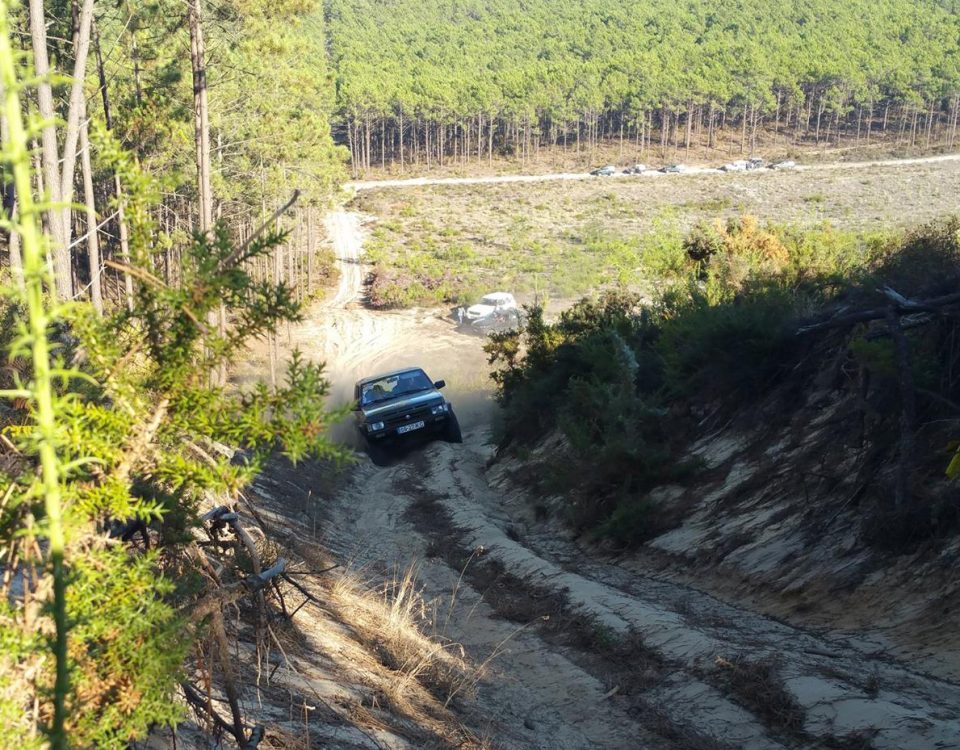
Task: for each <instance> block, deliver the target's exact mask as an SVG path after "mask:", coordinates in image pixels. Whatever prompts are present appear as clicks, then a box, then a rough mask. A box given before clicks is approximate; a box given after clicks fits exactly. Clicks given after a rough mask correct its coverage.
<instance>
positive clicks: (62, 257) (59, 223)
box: [30, 0, 73, 299]
mask: <svg viewBox="0 0 960 750" xmlns="http://www.w3.org/2000/svg"><path fill="white" fill-rule="evenodd" d="M30 36H31V40H32V43H33V69H34V73H35V74H36V76H37V78H38V83H37V109H38V112H39V115H40V117H41V119H43V120H44V122H46V125H44V127H43V129H42V130H41V132H40V140H41V145H42V149H41V159H42V164H43V183H44V187H45V188H46V191H47V200H48V201H49V202H50V203H51V204H54V205H56V206H59V204H60V203H61V195H60V151H59V147H58V146H57V130H56V125H54V121H55V120H54V118H55V116H56V113H55V111H54V108H53V89H52V87H51V86H50V60H49V58H48V56H47V20H46V17H45V15H44V11H43V0H30ZM47 226H48V229H49V232H50V239H51V243H52V248H51V253H52V257H53V273H54V283H55V285H56V293H57V296H58V297H59V298H60V299H69V298H70V297H72V296H73V278H72V276H71V271H70V249H69V248H68V247H67V242H66V232H65V230H64V227H63V213H62V211H61V210H60V208H59V207H57V208H52V209H49V210H48V211H47Z"/></svg>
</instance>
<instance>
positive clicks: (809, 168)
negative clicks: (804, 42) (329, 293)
mask: <svg viewBox="0 0 960 750" xmlns="http://www.w3.org/2000/svg"><path fill="white" fill-rule="evenodd" d="M945 161H960V154H946V155H943V156H927V157H920V158H916V159H879V160H876V161H859V162H833V163H825V164H809V165H803V164H801V165H798V166H797V167H796V168H795V169H796V170H797V171H804V172H822V171H831V170H838V169H863V168H864V167H901V166H909V165H913V164H938V163H941V162H945ZM717 173H720V170H719V169H716V168H713V167H690V168H688V169H687V170H686V171H685V172H682V173H676V174H664V173H662V172H658V171H656V170H652V169H651V170H647V171H646V172H644V173H643V174H640V175H627V174H623V172H622V170H618V171H617V173H616V174H613V175H611V176H610V177H607V178H602V179H628V180H629V179H683V178H687V177H696V176H697V175H704V174H717ZM751 174H754V175H756V176H757V177H760V176H761V175H770V174H775V172H774V171H772V170H769V169H762V170H757V171H756V172H753V173H751ZM589 179H592V177H591V175H589V174H587V173H585V172H557V173H553V174H540V175H488V176H483V177H412V178H409V179H397V180H354V181H352V182H348V183H347V184H346V185H345V187H346V189H347V190H355V191H362V190H377V189H380V188H406V187H421V186H423V185H490V184H505V183H511V182H554V181H558V180H589Z"/></svg>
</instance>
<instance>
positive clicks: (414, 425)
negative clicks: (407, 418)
mask: <svg viewBox="0 0 960 750" xmlns="http://www.w3.org/2000/svg"><path fill="white" fill-rule="evenodd" d="M426 426H427V423H426V422H411V423H410V424H405V425H403V427H398V428H397V434H398V435H403V434H404V433H407V432H413V431H414V430H420V429H423V428H424V427H426Z"/></svg>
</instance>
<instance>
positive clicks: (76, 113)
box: [60, 0, 93, 248]
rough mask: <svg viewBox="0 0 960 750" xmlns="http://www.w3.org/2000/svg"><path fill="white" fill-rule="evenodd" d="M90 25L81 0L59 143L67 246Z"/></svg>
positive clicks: (89, 10) (89, 5)
mask: <svg viewBox="0 0 960 750" xmlns="http://www.w3.org/2000/svg"><path fill="white" fill-rule="evenodd" d="M92 25H93V0H83V5H82V6H80V15H79V20H78V23H77V28H76V33H75V34H74V41H73V48H74V63H73V83H72V85H71V87H70V109H69V112H68V114H67V127H66V131H65V134H64V139H63V140H64V145H63V171H62V174H61V177H60V199H61V200H62V201H63V203H64V208H63V209H61V210H62V215H61V216H62V218H61V221H62V223H63V238H64V242H66V245H67V248H69V247H70V240H71V235H72V229H73V225H72V222H71V221H70V215H71V209H70V204H71V203H72V202H73V180H74V177H75V176H76V169H77V143H78V142H79V140H80V121H81V119H82V118H83V117H84V115H85V114H86V111H87V106H86V100H85V99H84V93H83V82H84V79H85V78H86V75H87V56H88V55H89V54H90V29H91V27H92Z"/></svg>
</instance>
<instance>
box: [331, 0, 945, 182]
mask: <svg viewBox="0 0 960 750" xmlns="http://www.w3.org/2000/svg"><path fill="white" fill-rule="evenodd" d="M327 12H328V24H329V31H330V37H331V49H332V57H333V65H334V66H335V72H336V77H337V106H338V108H339V114H340V121H339V128H338V137H339V139H340V140H341V141H342V142H343V143H345V144H349V146H350V148H351V151H352V155H353V164H354V168H355V169H369V168H370V167H371V166H376V165H385V164H386V163H387V162H390V161H394V162H397V163H398V164H399V165H400V166H404V165H407V164H411V163H414V162H415V163H418V164H425V165H427V166H429V165H431V164H443V163H445V162H446V163H455V162H458V161H459V162H464V163H466V162H467V161H471V160H473V161H481V160H483V159H491V158H492V157H493V156H494V155H495V154H500V153H502V154H506V155H512V156H514V157H516V158H517V159H520V160H526V159H528V158H530V157H531V156H532V155H534V154H536V153H538V152H539V151H540V150H541V149H543V148H545V147H551V146H557V145H563V146H566V147H567V148H575V149H577V151H578V152H579V151H580V150H581V149H589V148H590V147H591V146H593V145H594V144H595V143H596V142H597V141H598V139H604V138H607V139H619V140H620V142H621V143H622V144H623V143H627V142H629V143H631V144H632V145H633V147H634V149H635V150H636V151H638V152H640V153H643V152H644V151H645V150H647V149H649V148H650V147H652V146H653V147H656V146H660V147H661V148H665V147H666V146H667V145H668V144H669V145H671V146H674V147H679V148H685V149H689V148H690V147H691V146H695V145H704V146H713V145H714V144H715V143H716V141H717V138H718V136H719V134H720V131H721V129H722V130H723V131H724V132H726V133H727V134H728V139H729V138H734V137H735V138H736V139H737V140H739V142H740V149H741V150H743V151H746V150H747V149H749V148H750V147H751V145H752V144H753V143H754V141H755V139H756V137H757V134H758V132H759V131H760V129H762V128H765V129H767V130H772V131H773V133H774V134H775V136H776V137H779V138H781V139H783V141H784V142H788V141H792V142H799V141H807V142H811V143H816V144H826V143H830V144H843V145H847V144H850V145H852V144H854V143H857V144H861V143H867V142H870V141H871V139H875V138H876V137H877V136H880V135H885V136H887V137H890V138H893V139H895V140H896V143H897V144H899V145H901V146H910V147H921V148H931V147H933V146H935V145H945V146H952V145H954V143H955V141H956V130H957V115H958V96H960V56H958V44H960V18H958V8H957V5H956V3H954V2H949V1H948V0H944V1H942V2H933V1H932V0H851V2H844V3H833V2H827V1H826V0H747V1H746V2H738V3H728V2H722V0H689V2H684V3H674V2H669V1H668V0H652V1H645V2H638V1H637V0H629V1H628V2H613V0H530V1H529V2H524V3H522V4H517V3H511V2H507V1H506V0H437V2H431V3H420V2H414V1H413V0H384V1H381V0H376V1H374V0H330V2H329V4H328V11H327ZM730 131H732V132H730Z"/></svg>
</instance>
